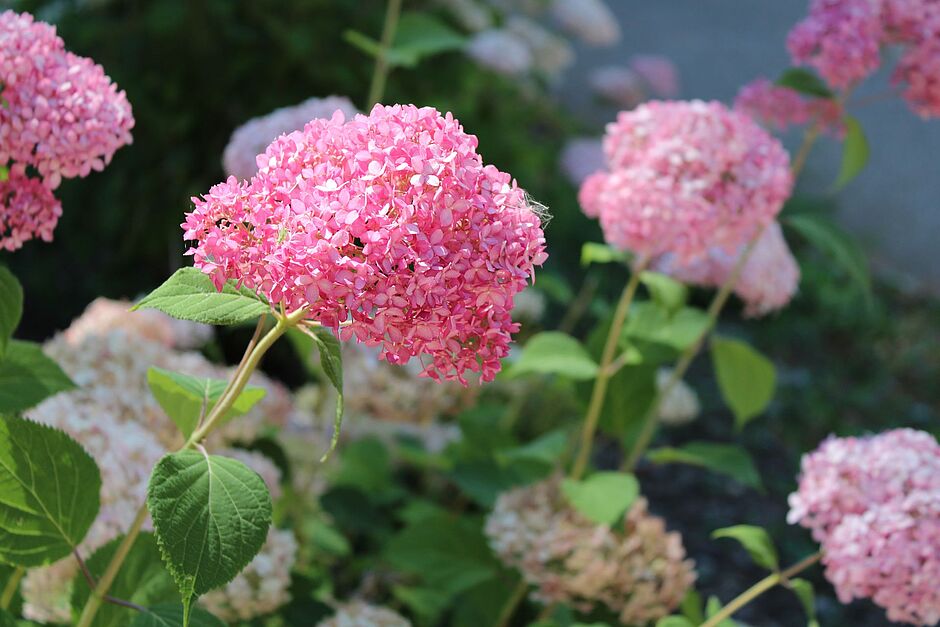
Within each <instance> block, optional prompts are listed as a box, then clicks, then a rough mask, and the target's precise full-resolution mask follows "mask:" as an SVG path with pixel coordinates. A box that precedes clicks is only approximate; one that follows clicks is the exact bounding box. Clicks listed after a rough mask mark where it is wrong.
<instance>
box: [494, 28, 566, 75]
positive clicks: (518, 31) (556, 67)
mask: <svg viewBox="0 0 940 627" xmlns="http://www.w3.org/2000/svg"><path fill="white" fill-rule="evenodd" d="M506 29H507V30H508V31H509V32H510V33H512V34H514V35H516V36H517V37H519V39H520V40H521V41H522V42H523V43H524V44H525V45H526V46H528V48H529V52H530V53H531V55H532V68H533V69H534V70H535V71H536V72H539V73H541V74H542V75H544V76H546V77H548V78H556V77H558V75H559V74H561V73H562V72H563V71H564V70H566V69H568V68H569V67H570V66H571V64H572V63H574V50H572V48H571V45H570V44H569V43H568V41H567V40H566V39H564V38H563V37H559V36H558V35H555V34H554V33H552V32H551V31H549V30H547V29H546V28H544V27H542V26H541V25H539V24H538V23H537V22H535V21H533V20H530V19H529V18H526V17H521V16H514V17H511V18H509V20H508V21H507V22H506Z"/></svg>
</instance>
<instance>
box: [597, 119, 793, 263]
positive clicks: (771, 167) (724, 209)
mask: <svg viewBox="0 0 940 627" xmlns="http://www.w3.org/2000/svg"><path fill="white" fill-rule="evenodd" d="M604 151H605V153H606V156H607V170H606V171H600V172H596V173H594V174H592V175H591V176H590V177H588V178H587V179H586V180H585V181H584V183H583V184H582V186H581V190H580V194H579V200H580V202H581V206H582V207H583V209H584V212H585V213H586V214H587V215H588V216H591V217H597V218H599V219H600V223H601V227H602V228H603V230H604V237H605V239H606V240H607V242H608V243H609V244H611V245H612V246H614V247H617V248H620V249H624V250H629V251H632V252H633V253H634V254H636V255H638V256H640V257H646V258H655V257H658V256H660V255H663V254H667V253H672V254H674V255H676V256H677V257H678V258H679V259H680V260H681V261H682V262H683V263H685V262H687V261H689V260H692V259H695V258H696V257H700V256H702V255H705V254H706V253H707V251H708V250H709V249H711V248H714V247H720V248H723V249H725V250H727V251H729V252H732V251H734V250H736V249H737V248H738V247H739V246H741V245H743V244H744V243H745V242H746V241H748V240H749V239H750V238H751V237H753V236H754V234H755V233H757V231H758V230H759V229H761V228H762V227H764V226H765V225H766V224H768V223H770V222H771V221H772V220H773V219H774V217H775V216H776V215H777V213H779V211H780V209H781V208H782V206H783V203H784V201H785V200H786V199H787V197H788V196H789V195H790V191H791V189H792V186H793V177H792V175H791V173H790V159H789V156H788V155H787V152H786V151H785V150H784V148H783V146H782V145H781V144H780V142H779V141H777V140H776V139H774V138H773V137H772V136H770V135H769V134H768V133H767V132H766V131H765V130H764V129H762V128H761V127H760V126H758V125H757V123H756V122H754V120H752V119H751V118H750V117H749V116H747V115H744V114H742V113H737V112H734V111H731V110H729V109H728V108H727V107H725V106H724V105H722V104H720V103H718V102H701V101H691V102H650V103H646V104H644V105H641V106H640V107H638V108H637V109H635V110H634V111H624V112H621V113H620V115H619V117H618V118H617V121H616V122H615V123H612V124H609V125H608V126H607V133H606V136H605V138H604Z"/></svg>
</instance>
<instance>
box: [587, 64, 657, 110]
mask: <svg viewBox="0 0 940 627" xmlns="http://www.w3.org/2000/svg"><path fill="white" fill-rule="evenodd" d="M588 85H589V86H590V87H591V90H592V91H593V92H594V93H595V94H597V95H598V96H599V97H600V98H603V99H604V100H607V101H609V102H611V103H613V104H615V105H617V106H618V107H622V108H624V109H632V108H634V107H635V106H637V105H638V104H640V103H641V102H643V101H644V100H646V99H647V92H646V85H645V84H644V83H643V79H642V78H641V77H640V75H639V74H637V73H636V72H634V71H633V70H632V69H630V68H628V67H623V66H621V65H603V66H601V67H598V68H595V69H593V70H591V74H590V75H589V76H588Z"/></svg>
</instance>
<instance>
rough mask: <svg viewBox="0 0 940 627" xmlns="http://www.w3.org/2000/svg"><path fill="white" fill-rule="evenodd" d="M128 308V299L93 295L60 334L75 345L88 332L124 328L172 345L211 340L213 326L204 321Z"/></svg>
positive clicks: (193, 345) (194, 345)
mask: <svg viewBox="0 0 940 627" xmlns="http://www.w3.org/2000/svg"><path fill="white" fill-rule="evenodd" d="M131 307H133V303H131V302H130V301H126V300H111V299H109V298H104V297H101V298H96V299H95V300H93V301H92V302H91V304H90V305H88V307H86V308H85V311H84V312H82V315H81V316H79V317H78V318H76V319H75V320H73V321H72V324H70V325H69V328H68V329H66V330H65V331H64V332H63V334H62V336H63V338H64V339H65V340H66V341H67V342H69V343H71V344H78V343H80V342H81V341H82V340H84V339H85V338H86V337H88V336H90V335H106V334H108V333H110V332H111V331H113V330H115V329H124V330H126V331H127V332H128V333H132V334H134V335H137V336H140V337H142V338H145V339H148V340H152V341H154V342H159V343H160V344H163V345H165V346H168V347H172V348H198V347H200V346H202V345H203V344H205V343H206V342H208V341H209V340H210V339H212V333H213V331H212V327H211V326H209V325H207V324H199V323H198V322H189V321H186V320H177V319H176V318H171V317H170V316H168V315H166V314H165V313H162V312H159V311H157V310H155V309H143V310H141V311H131Z"/></svg>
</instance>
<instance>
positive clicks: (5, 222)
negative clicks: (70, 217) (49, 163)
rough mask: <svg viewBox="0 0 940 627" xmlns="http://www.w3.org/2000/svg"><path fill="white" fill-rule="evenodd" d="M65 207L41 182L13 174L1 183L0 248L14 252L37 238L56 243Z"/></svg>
mask: <svg viewBox="0 0 940 627" xmlns="http://www.w3.org/2000/svg"><path fill="white" fill-rule="evenodd" d="M61 215H62V205H61V204H60V203H59V201H58V200H57V199H56V197H55V196H53V195H52V192H51V191H50V190H49V188H47V187H46V186H44V185H43V184H42V183H41V182H40V181H39V179H32V178H28V177H26V176H24V175H22V174H19V173H17V172H11V173H10V175H9V178H8V179H7V180H6V181H2V182H0V248H2V249H5V250H8V251H14V250H16V249H18V248H20V247H21V246H22V245H23V243H24V242H27V241H29V240H31V239H33V238H35V237H39V238H41V239H42V240H43V241H46V242H51V241H52V231H53V230H54V229H55V226H56V224H58V222H59V217H60V216H61Z"/></svg>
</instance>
